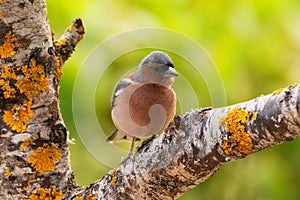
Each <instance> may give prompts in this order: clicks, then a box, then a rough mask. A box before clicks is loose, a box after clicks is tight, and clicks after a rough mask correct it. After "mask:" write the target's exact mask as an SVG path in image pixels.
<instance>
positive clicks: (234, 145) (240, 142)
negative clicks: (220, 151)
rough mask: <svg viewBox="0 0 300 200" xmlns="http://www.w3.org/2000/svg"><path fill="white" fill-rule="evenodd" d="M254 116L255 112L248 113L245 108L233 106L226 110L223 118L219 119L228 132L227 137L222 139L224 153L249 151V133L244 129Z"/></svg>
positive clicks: (255, 115)
mask: <svg viewBox="0 0 300 200" xmlns="http://www.w3.org/2000/svg"><path fill="white" fill-rule="evenodd" d="M256 117H257V112H253V113H249V112H247V111H246V110H242V109H239V108H234V109H231V110H229V111H228V112H227V115H226V117H225V118H222V119H221V121H220V124H224V125H225V129H226V131H227V132H229V136H228V139H226V140H224V141H223V147H224V152H225V153H226V154H228V155H229V154H233V153H236V152H239V153H243V154H249V153H250V151H251V148H252V147H253V144H252V139H251V137H250V135H249V134H248V133H247V132H246V131H245V124H247V123H249V122H250V119H252V120H254V119H256Z"/></svg>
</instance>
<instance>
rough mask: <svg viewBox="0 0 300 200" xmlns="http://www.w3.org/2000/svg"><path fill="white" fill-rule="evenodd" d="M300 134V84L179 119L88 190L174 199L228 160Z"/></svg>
mask: <svg viewBox="0 0 300 200" xmlns="http://www.w3.org/2000/svg"><path fill="white" fill-rule="evenodd" d="M299 134H300V86H299V85H298V84H293V85H291V86H289V87H288V88H285V89H279V90H277V91H275V92H274V93H273V94H270V95H267V96H261V97H258V98H256V99H254V100H251V101H248V102H244V103H241V104H237V105H232V106H228V107H224V108H216V109H212V108H206V109H198V110H194V111H192V112H189V113H186V114H185V115H184V116H183V117H182V118H181V120H179V118H175V123H174V124H171V125H170V126H169V127H168V129H167V130H166V133H164V134H162V135H160V136H157V137H153V138H151V139H150V140H147V141H145V142H144V143H143V144H142V145H141V147H139V148H138V150H137V152H136V153H135V154H134V155H133V156H132V157H131V158H128V159H127V160H125V161H123V162H122V163H121V165H120V166H119V167H118V168H117V169H114V170H111V171H110V172H109V173H108V174H107V175H106V176H104V177H103V178H102V179H101V180H100V181H99V182H97V183H95V184H93V185H91V186H90V187H89V188H88V189H86V191H84V192H83V193H82V194H81V195H83V196H84V194H97V195H98V197H99V199H175V198H177V197H179V196H181V195H182V194H183V193H185V192H186V191H188V190H190V189H191V188H193V187H195V186H196V185H198V184H199V183H201V182H203V181H205V180H207V179H208V178H209V177H211V176H212V175H213V174H214V173H215V172H216V171H217V170H218V169H219V168H220V166H221V165H222V164H223V163H224V162H228V161H231V160H235V159H240V158H244V157H245V156H247V155H249V154H251V153H254V152H257V151H260V150H263V149H265V148H267V147H271V146H274V145H277V144H280V143H282V142H286V141H290V140H293V139H294V138H295V137H297V136H298V135H299Z"/></svg>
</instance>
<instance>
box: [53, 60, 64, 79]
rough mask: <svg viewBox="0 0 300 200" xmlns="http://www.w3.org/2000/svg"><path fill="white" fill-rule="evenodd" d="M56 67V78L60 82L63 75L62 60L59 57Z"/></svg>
mask: <svg viewBox="0 0 300 200" xmlns="http://www.w3.org/2000/svg"><path fill="white" fill-rule="evenodd" d="M55 67H56V70H55V72H54V73H55V77H56V80H58V81H59V80H60V79H61V77H62V75H63V71H62V65H61V60H60V57H59V56H56V58H55Z"/></svg>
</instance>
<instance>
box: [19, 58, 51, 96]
mask: <svg viewBox="0 0 300 200" xmlns="http://www.w3.org/2000/svg"><path fill="white" fill-rule="evenodd" d="M21 70H22V72H23V73H24V77H23V78H22V79H20V80H18V81H17V83H16V86H17V87H18V89H19V90H20V92H21V93H24V94H25V95H26V96H27V98H31V96H39V95H40V93H41V92H44V91H48V90H49V85H48V78H47V76H46V75H45V72H44V67H43V66H42V65H40V64H39V65H37V64H36V61H35V60H34V61H32V62H31V68H28V67H27V66H26V65H25V66H22V68H21Z"/></svg>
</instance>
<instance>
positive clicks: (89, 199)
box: [86, 194, 97, 200]
mask: <svg viewBox="0 0 300 200" xmlns="http://www.w3.org/2000/svg"><path fill="white" fill-rule="evenodd" d="M86 200H97V196H96V195H92V194H89V195H88V196H87V197H86Z"/></svg>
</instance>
